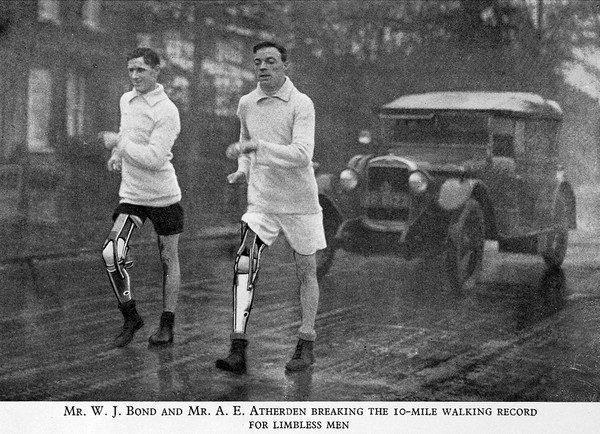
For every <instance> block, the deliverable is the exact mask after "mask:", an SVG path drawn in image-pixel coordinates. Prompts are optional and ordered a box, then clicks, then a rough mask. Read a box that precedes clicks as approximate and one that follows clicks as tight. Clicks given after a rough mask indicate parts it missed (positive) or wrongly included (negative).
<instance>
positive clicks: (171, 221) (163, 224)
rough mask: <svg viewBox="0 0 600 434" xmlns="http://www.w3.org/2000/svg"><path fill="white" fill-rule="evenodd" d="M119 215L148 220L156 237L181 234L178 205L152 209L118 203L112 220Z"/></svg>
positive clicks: (181, 210) (181, 218)
mask: <svg viewBox="0 0 600 434" xmlns="http://www.w3.org/2000/svg"><path fill="white" fill-rule="evenodd" d="M119 214H132V215H134V216H137V217H139V218H141V219H142V221H144V222H145V221H146V219H149V220H150V221H151V222H152V224H153V225H154V230H155V231H156V233H157V234H158V235H175V234H180V233H182V232H183V208H182V207H181V205H180V203H179V202H177V203H174V204H173V205H169V206H165V207H153V206H142V205H132V204H130V203H120V204H119V206H117V208H115V212H114V213H113V220H115V219H116V218H117V217H118V215H119Z"/></svg>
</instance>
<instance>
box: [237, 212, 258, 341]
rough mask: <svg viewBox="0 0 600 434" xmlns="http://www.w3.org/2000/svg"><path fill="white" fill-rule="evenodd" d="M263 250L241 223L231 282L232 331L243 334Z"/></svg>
mask: <svg viewBox="0 0 600 434" xmlns="http://www.w3.org/2000/svg"><path fill="white" fill-rule="evenodd" d="M264 248H265V244H264V243H263V242H262V241H261V239H260V238H259V237H258V235H256V234H255V233H254V231H252V229H250V228H249V227H248V225H247V224H245V223H242V242H241V244H240V248H239V249H238V251H237V256H236V258H235V265H234V274H235V276H234V282H233V331H234V333H245V332H246V323H247V321H248V316H249V315H250V310H251V309H252V301H253V299H254V283H255V281H256V278H257V277H258V269H259V267H260V255H261V253H262V251H263V249H264Z"/></svg>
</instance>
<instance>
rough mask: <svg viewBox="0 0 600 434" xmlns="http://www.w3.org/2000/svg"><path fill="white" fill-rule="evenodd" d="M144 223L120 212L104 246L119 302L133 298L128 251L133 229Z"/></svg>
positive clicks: (112, 282)
mask: <svg viewBox="0 0 600 434" xmlns="http://www.w3.org/2000/svg"><path fill="white" fill-rule="evenodd" d="M143 224H144V222H143V221H142V219H141V218H140V217H137V216H134V215H130V214H119V216H118V217H117V218H116V220H115V223H114V225H113V228H112V230H111V231H110V234H109V235H108V238H107V239H106V241H105V242H104V246H103V247H102V257H103V258H104V264H105V265H106V271H107V273H108V278H109V280H110V284H111V286H112V288H113V291H114V292H115V295H116V296H117V300H118V301H119V304H123V303H125V302H127V301H129V300H131V299H133V296H132V294H131V288H130V286H131V285H130V282H129V274H128V273H127V270H126V268H130V267H131V266H132V265H133V264H132V262H131V261H129V260H128V259H127V251H128V250H129V240H130V238H131V235H132V234H133V230H134V229H135V228H136V227H141V226H142V225H143Z"/></svg>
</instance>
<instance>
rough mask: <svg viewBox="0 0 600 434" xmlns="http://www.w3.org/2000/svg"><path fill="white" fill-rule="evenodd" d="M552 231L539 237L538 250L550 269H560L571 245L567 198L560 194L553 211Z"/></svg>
mask: <svg viewBox="0 0 600 434" xmlns="http://www.w3.org/2000/svg"><path fill="white" fill-rule="evenodd" d="M552 222H553V229H552V231H550V232H548V233H545V234H541V235H539V236H538V250H539V252H540V254H541V255H542V258H544V261H545V262H546V265H547V266H548V268H550V269H554V268H560V266H561V265H562V263H563V261H564V260H565V256H566V254H567V245H568V243H569V212H568V208H567V201H566V199H565V196H564V195H562V194H560V195H559V196H558V198H557V199H556V203H555V204H554V209H553V210H552Z"/></svg>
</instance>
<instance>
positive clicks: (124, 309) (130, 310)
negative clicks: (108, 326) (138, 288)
mask: <svg viewBox="0 0 600 434" xmlns="http://www.w3.org/2000/svg"><path fill="white" fill-rule="evenodd" d="M119 309H120V310H121V313H122V314H123V318H125V322H124V323H123V330H122V331H121V333H120V334H119V335H118V336H117V337H116V338H115V346H117V347H124V346H125V345H127V344H128V343H129V342H131V340H132V339H133V335H134V333H135V332H136V331H138V330H139V329H141V328H142V326H143V325H144V321H143V320H142V317H141V316H140V315H139V314H138V312H137V310H136V309H135V300H129V301H127V302H125V303H123V304H120V305H119Z"/></svg>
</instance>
